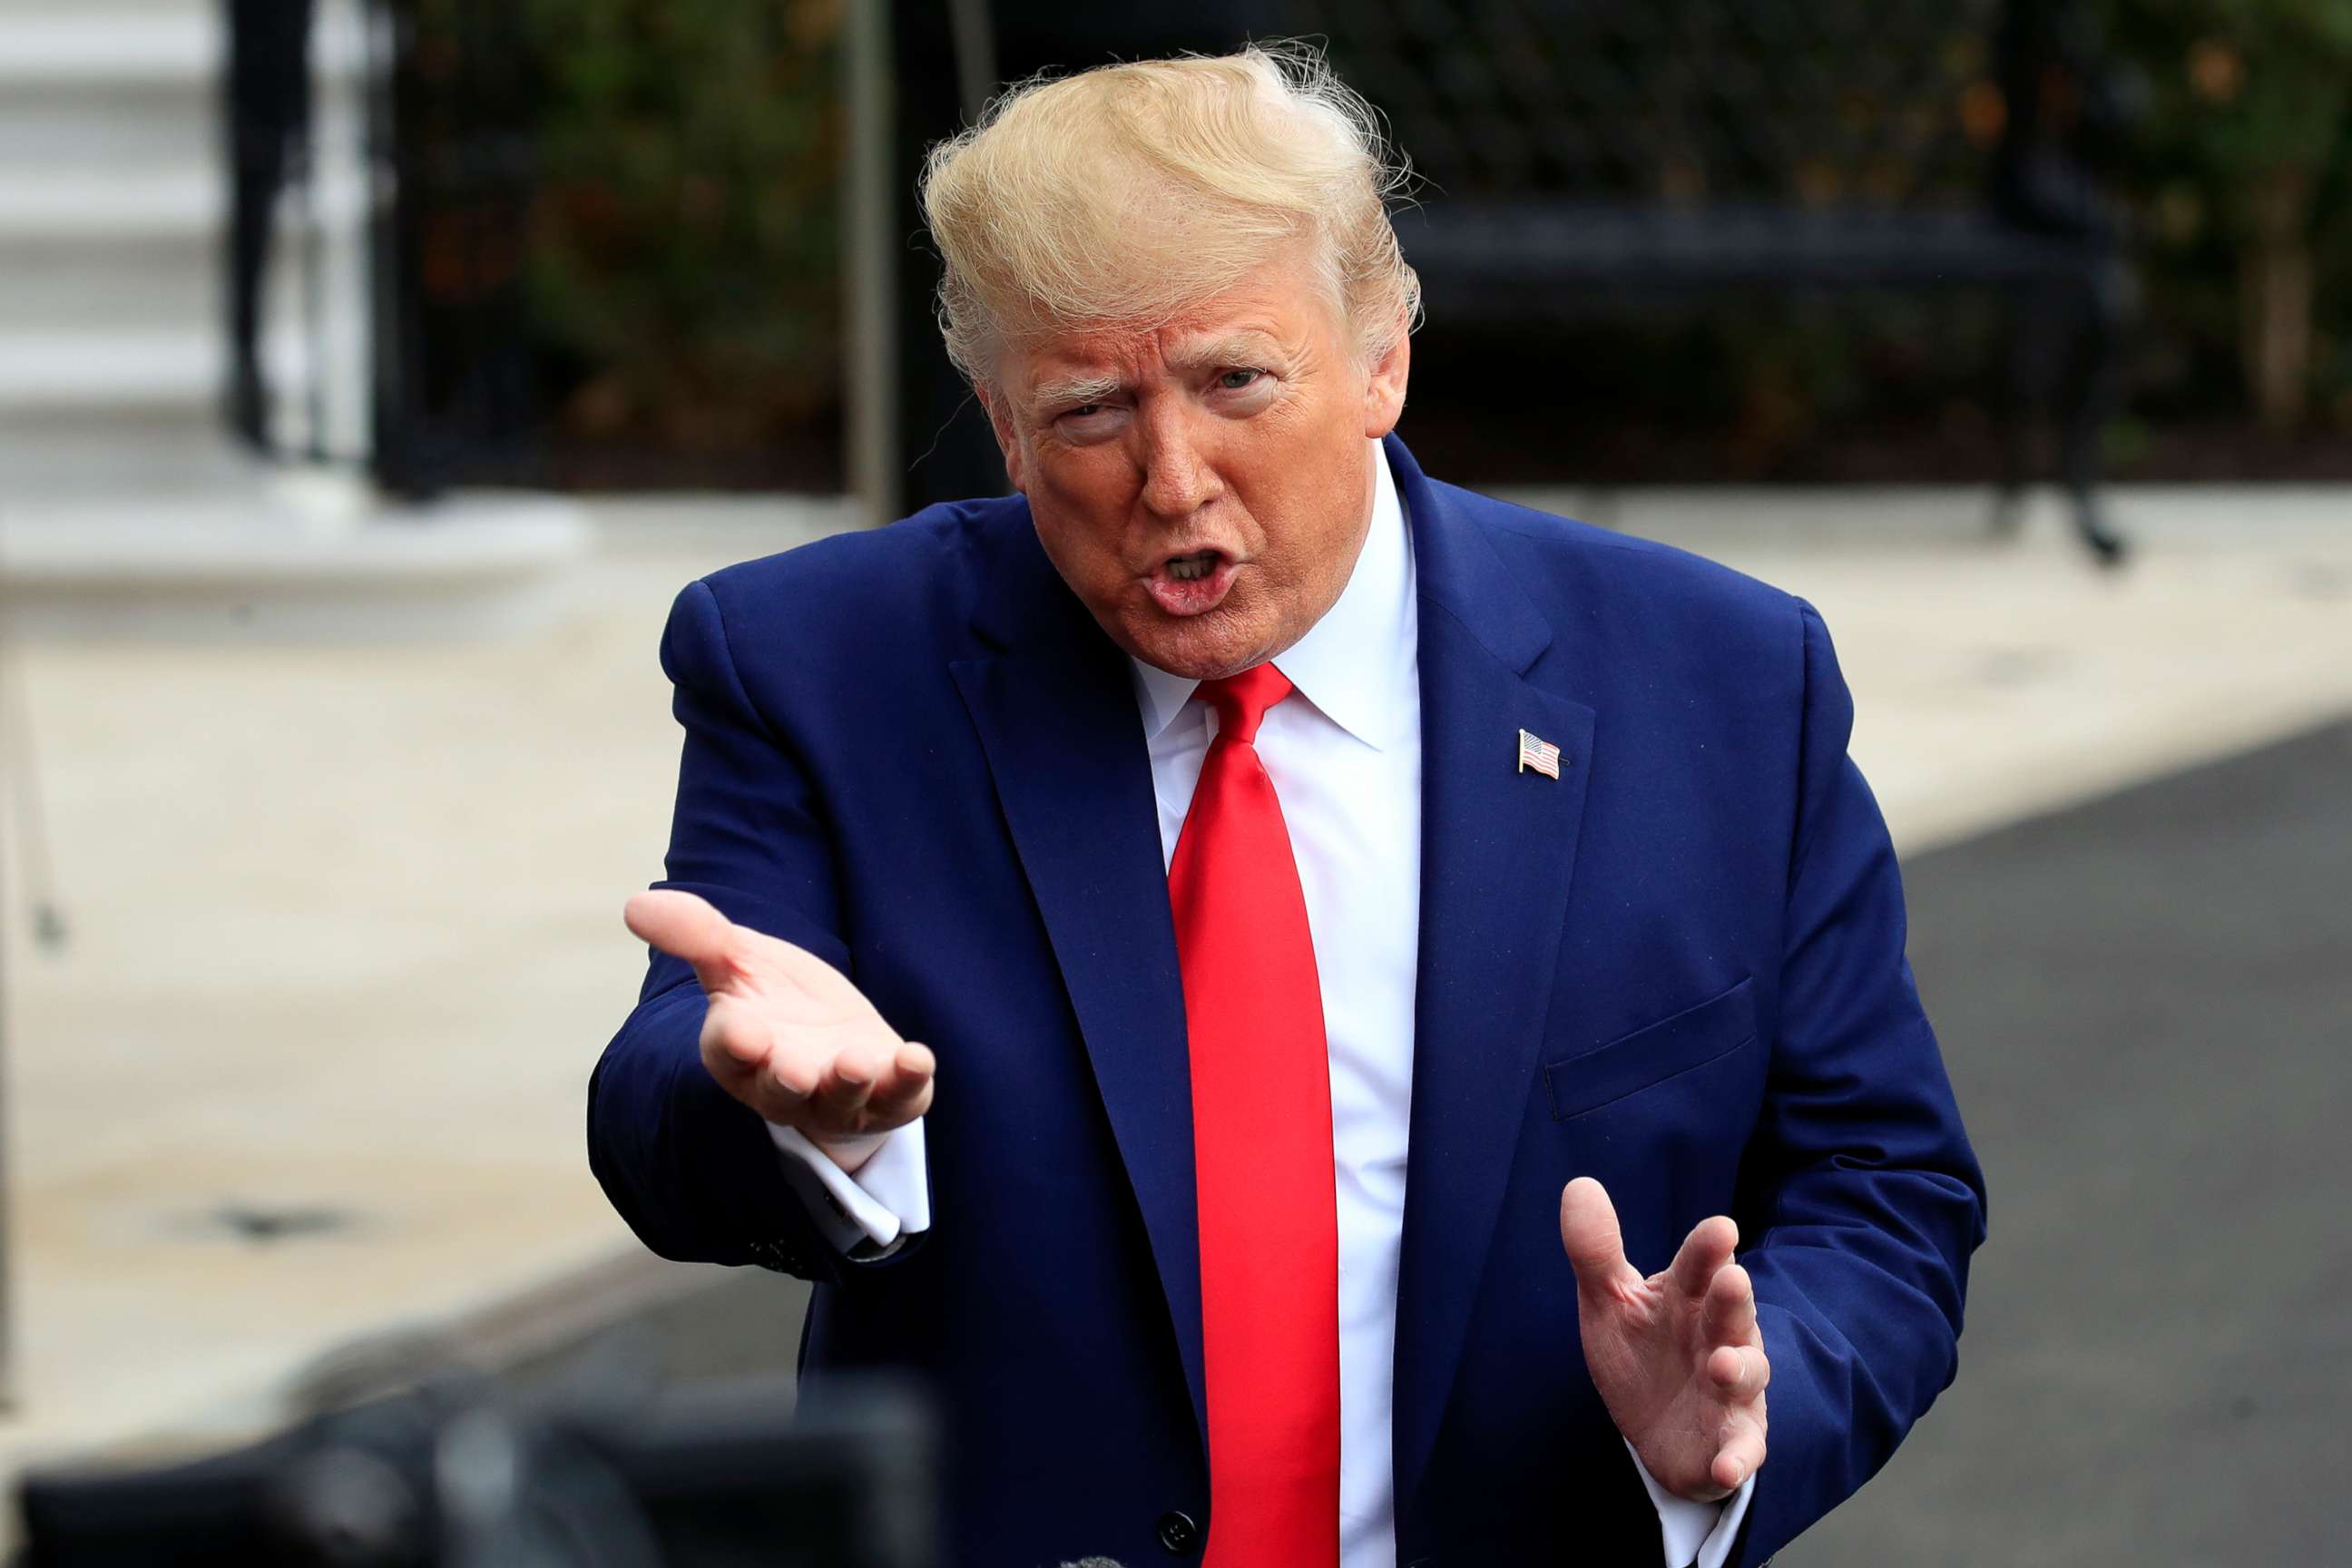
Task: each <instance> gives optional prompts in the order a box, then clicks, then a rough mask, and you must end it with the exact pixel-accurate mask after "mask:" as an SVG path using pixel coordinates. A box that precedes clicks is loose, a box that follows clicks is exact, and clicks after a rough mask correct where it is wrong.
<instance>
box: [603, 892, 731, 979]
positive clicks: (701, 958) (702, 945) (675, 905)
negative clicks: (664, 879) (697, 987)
mask: <svg viewBox="0 0 2352 1568" xmlns="http://www.w3.org/2000/svg"><path fill="white" fill-rule="evenodd" d="M621 919H622V920H623V921H625V922H627V925H628V928H629V929H630V930H631V931H635V933H636V934H637V936H638V937H639V938H640V939H642V940H643V941H645V942H647V943H649V944H651V945H652V946H654V947H657V948H659V949H660V950H661V951H662V952H667V953H668V954H669V955H670V956H671V957H672V958H681V959H684V960H685V961H686V962H687V963H690V964H692V965H693V966H694V973H695V978H697V979H698V980H700V981H701V982H702V988H703V989H704V990H705V991H709V992H711V993H713V994H716V993H717V992H718V991H719V989H721V987H722V986H723V984H724V983H725V981H726V978H727V974H728V954H729V952H730V950H731V948H732V946H733V943H734V935H735V926H734V922H732V921H730V920H729V919H728V918H727V917H726V916H725V915H722V914H720V913H719V910H718V908H717V907H716V906H715V905H713V904H712V903H711V902H710V900H708V899H704V898H701V897H699V896H698V895H696V894H693V893H685V892H680V891H679V890H678V889H676V888H656V889H652V890H651V891H648V892H643V893H638V894H636V895H635V896H634V897H633V898H631V899H630V900H629V901H628V902H627V903H626V904H625V905H623V906H622V908H621Z"/></svg>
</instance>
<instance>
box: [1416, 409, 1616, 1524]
mask: <svg viewBox="0 0 2352 1568" xmlns="http://www.w3.org/2000/svg"><path fill="white" fill-rule="evenodd" d="M1388 450H1389V457H1390V461H1391V464H1392V465H1393V467H1394V469H1395V472H1396V475H1397V480H1398V485H1399V489H1400V491H1401V493H1402V496H1403V498H1404V500H1405V504H1406V506H1407V507H1408V509H1409V510H1410V511H1411V514H1412V532H1413V546H1414V561H1415V571H1416V574H1417V576H1418V581H1419V588H1420V604H1419V605H1418V609H1419V612H1420V616H1421V621H1420V636H1421V655H1420V658H1421V693H1422V777H1423V784H1422V854H1421V880H1422V895H1421V968H1420V983H1419V992H1418V995H1417V999H1416V1002H1415V1005H1414V1016H1413V1073H1412V1141H1411V1152H1410V1154H1409V1155H1408V1158H1407V1166H1406V1181H1405V1212H1404V1236H1403V1241H1402V1260H1401V1273H1400V1279H1399V1283H1398V1289H1397V1335H1396V1405H1395V1412H1396V1413H1395V1434H1394V1441H1395V1461H1396V1498H1397V1505H1398V1507H1399V1509H1400V1510H1403V1509H1404V1508H1405V1507H1406V1506H1407V1505H1408V1503H1409V1501H1410V1500H1411V1498H1412V1489H1413V1487H1414V1485H1415V1484H1416V1483H1417V1482H1418V1480H1419V1479H1420V1476H1421V1473H1422V1469H1423V1467H1424V1466H1425V1465H1426V1464H1427V1462H1428V1459H1429V1455H1430V1451H1431V1449H1432V1447H1433V1445H1434V1443H1435V1441H1436V1437H1437V1428H1438V1425H1439V1422H1440V1420H1441V1418H1442V1417H1443V1415H1444V1408H1445V1402H1446V1398H1447V1395H1448V1393H1449V1391H1450V1390H1451V1389H1452V1387H1453V1382H1454V1370H1455V1368H1456V1366H1457V1365H1458V1364H1459V1363H1460V1361H1461V1357H1462V1346H1463V1339H1464V1336H1465V1333H1466V1332H1467V1331H1468V1328H1469V1321H1470V1312H1471V1308H1472V1305H1473V1303H1474V1302H1475V1300H1476V1297H1477V1292H1478V1287H1479V1281H1480V1279H1481V1277H1482V1275H1483V1273H1484V1269H1485V1262H1486V1255H1487V1252H1488V1250H1489V1246H1490V1243H1491V1241H1492V1239H1493V1237H1494V1233H1495V1226H1496V1218H1497V1212H1498V1210H1499V1207H1500V1205H1501V1203H1502V1197H1503V1191H1504V1188H1505V1186H1506V1184H1507V1182H1508V1179H1509V1175H1510V1167H1511V1160H1512V1157H1513V1155H1514V1153H1515V1152H1516V1151H1517V1147H1518V1143H1519V1135H1520V1131H1521V1128H1522V1125H1523V1122H1524V1120H1525V1117H1526V1113H1527V1104H1528V1092H1529V1089H1530V1086H1531V1085H1532V1084H1533V1082H1534V1081H1535V1072H1536V1066H1537V1058H1538V1050H1539V1046H1540V1042H1541V1040H1542V1037H1543V1033H1544V1026H1545V1020H1546V1016H1547V1015H1548V1014H1549V1011H1550V1005H1551V993H1552V977H1553V970H1554V967H1555V962H1556V960H1557V957H1558V954H1559V946H1560V940H1561V934H1562V926H1563V922H1564V921H1565V920H1566V917H1567V909H1568V888H1569V879H1570V873H1571V871H1572V870H1573V868H1574V866H1575V862H1576V843H1577V833H1578V827H1579V825H1580V821H1581V819H1582V816H1583V808H1584V794H1585V780H1586V778H1587V776H1588V775H1589V774H1590V773H1591V760H1592V742H1593V729H1594V715H1593V711H1592V710H1591V709H1590V708H1587V707H1585V706H1583V705H1582V704H1580V703H1577V702H1573V701H1570V700H1568V699H1566V698H1564V697H1560V696H1558V695H1556V694H1554V693H1553V692H1551V691H1549V690H1546V689H1543V688H1542V687H1540V686H1538V685H1536V684H1534V683H1533V682H1532V681H1530V680H1529V679H1528V677H1527V671H1528V669H1529V668H1530V667H1532V666H1533V665H1534V664H1535V663H1536V661H1537V660H1538V658H1540V657H1541V656H1542V654H1543V653H1544V651H1545V649H1546V648H1548V647H1549V646H1550V644H1551V640H1552V634H1551V627H1550V625H1549V621H1548V620H1547V619H1546V618H1545V617H1544V616H1542V615H1541V614H1540V613H1539V612H1538V610H1537V608H1536V607H1535V605H1533V604H1532V603H1530V602H1529V600H1528V597H1527V595H1526V594H1525V593H1524V592H1523V591H1521V590H1520V588H1519V587H1518V586H1517V584H1516V583H1514V582H1513V581H1512V578H1511V576H1510V574H1509V572H1508V571H1507V568H1506V567H1505V565H1504V563H1503V562H1502V560H1501V558H1500V557H1499V556H1498V555H1496V552H1495V549H1494V546H1493V545H1492V544H1491V543H1490V542H1488V539H1487V536H1486V524H1485V523H1484V522H1483V521H1481V520H1479V519H1478V518H1476V517H1475V516H1473V515H1471V514H1470V513H1469V512H1468V511H1466V510H1465V509H1463V508H1462V507H1461V506H1460V505H1459V504H1457V503H1455V502H1454V501H1452V500H1449V499H1447V498H1446V497H1444V496H1443V495H1442V494H1441V493H1440V492H1438V491H1437V490H1435V489H1433V487H1432V486H1431V485H1430V484H1429V483H1428V482H1427V480H1425V479H1423V477H1422V475H1421V472H1420V469H1419V468H1417V467H1415V466H1414V465H1413V462H1412V458H1411V457H1410V456H1409V455H1408V454H1406V452H1405V451H1404V448H1403V447H1402V444H1401V443H1399V442H1397V441H1396V439H1395V438H1394V437H1391V438H1390V441H1389V444H1388ZM1523 729H1524V730H1527V731H1531V732H1532V733H1534V734H1535V735H1537V736H1538V737H1540V738H1541V739H1543V740H1546V741H1549V742H1552V743H1553V744H1555V745H1557V746H1559V749H1560V770H1559V779H1558V780H1557V781H1555V780H1552V779H1549V778H1547V777H1545V776H1543V775H1542V774H1541V773H1536V772H1533V771H1528V772H1520V771H1518V769H1517V755H1518V752H1517V744H1518V731H1520V730H1523Z"/></svg>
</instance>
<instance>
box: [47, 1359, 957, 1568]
mask: <svg viewBox="0 0 2352 1568" xmlns="http://www.w3.org/2000/svg"><path fill="white" fill-rule="evenodd" d="M783 1411H793V1401H792V1393H791V1390H790V1389H789V1388H787V1387H782V1386H780V1385H779V1384H775V1383H773V1382H772V1381H768V1380H761V1381H760V1382H758V1383H755V1384H745V1383H730V1384H688V1385H682V1386H680V1387H677V1388H674V1389H672V1390H669V1391H667V1393H665V1394H660V1395H657V1396H654V1397H652V1398H650V1399H644V1400H625V1401H612V1400H606V1401H603V1402H586V1401H582V1400H579V1399H572V1400H570V1401H568V1402H565V1403H562V1404H559V1405H548V1406H544V1407H540V1408H532V1407H528V1406H524V1405H518V1404H516V1403H514V1402H511V1401H509V1400H508V1399H507V1398H505V1397H504V1396H503V1395H502V1394H500V1393H499V1391H498V1390H497V1388H496V1387H495V1385H493V1384H488V1383H487V1382H485V1381H483V1380H479V1379H473V1378H442V1379H437V1380H436V1381H435V1382H433V1383H430V1384H425V1385H424V1386H422V1387H420V1388H418V1389H415V1390H414V1391H413V1392H409V1393H405V1394H397V1395H394V1396H392V1397H388V1398H382V1399H376V1400H373V1401H370V1402H369V1403H366V1404H363V1405H356V1406H353V1407H352V1408H351V1409H348V1410H342V1411H338V1412H335V1413H332V1414H330V1415H321V1416H318V1417H316V1418H314V1419H312V1420H310V1421H307V1422H305V1423H303V1424H302V1425H300V1426H296V1427H294V1428H292V1429H290V1430H289V1431H287V1432H285V1433H282V1434H280V1435H279V1436H275V1437H272V1438H269V1439H268V1440H266V1441H264V1442H261V1443H258V1444H257V1445H255V1446H253V1447H247V1448H242V1449H239V1450H236V1452H233V1453H229V1454H225V1455H221V1456H217V1457H215V1458H205V1459H199V1460H196V1461H194V1462H193V1463H188V1464H183V1465H177V1466H173V1467H171V1468H161V1469H146V1470H140V1471H135V1472H113V1473H109V1472H105V1471H96V1470H77V1471H52V1472H48V1473H45V1474H35V1475H30V1476H27V1477H26V1479H25V1480H24V1481H23V1482H22V1483H21V1485H20V1488H19V1501H20V1504H21V1507H22V1510H23V1515H24V1524H25V1545H24V1549H23V1552H22V1553H21V1554H20V1556H19V1557H18V1559H17V1563H18V1565H19V1568H739V1565H740V1568H751V1565H752V1564H758V1565H760V1568H932V1565H933V1564H934V1563H935V1562H936V1556H935V1550H936V1544H937V1539H938V1536H937V1518H936V1511H935V1510H936V1489H935V1483H934V1481H933V1463H934V1447H935V1439H934V1434H933V1427H932V1424H931V1422H930V1421H929V1418H928V1415H927V1412H926V1410H925V1407H924V1406H923V1405H922V1404H921V1403H920V1401H919V1400H918V1399H916V1398H915V1397H914V1396H913V1395H912V1394H909V1393H908V1392H906V1391H904V1390H899V1389H892V1388H888V1387H864V1388H848V1387H844V1388H841V1389H837V1390H827V1391H824V1393H823V1394H812V1395H810V1396H808V1397H803V1399H802V1401H801V1403H800V1405H799V1408H798V1409H797V1410H796V1411H793V1414H791V1415H781V1414H779V1412H783Z"/></svg>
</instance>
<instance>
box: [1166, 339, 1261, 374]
mask: <svg viewBox="0 0 2352 1568" xmlns="http://www.w3.org/2000/svg"><path fill="white" fill-rule="evenodd" d="M1287 358H1288V356H1287V355H1286V354H1285V353H1283V352H1282V350H1281V348H1280V347H1279V346H1278V345H1277V344H1276V342H1275V341H1274V340H1273V339H1272V338H1270V337H1268V336H1267V335H1266V334H1265V333H1264V332H1231V333H1228V334H1227V335H1225V336H1224V337H1222V338H1211V339H1209V340H1207V341H1206V342H1198V343H1188V344H1186V345H1185V346H1183V347H1181V348H1179V349H1176V350H1175V351H1173V352H1172V353H1170V354H1169V355H1168V363H1169V365H1170V367H1171V368H1172V369H1176V370H1218V369H1222V368H1223V367H1225V366H1227V365H1255V364H1280V363H1284V362H1285V361H1286V359H1287Z"/></svg>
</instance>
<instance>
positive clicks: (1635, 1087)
mask: <svg viewBox="0 0 2352 1568" xmlns="http://www.w3.org/2000/svg"><path fill="white" fill-rule="evenodd" d="M1755 1038H1756V1003H1755V999H1754V997H1753V996H1752V995H1751V994H1750V992H1749V983H1748V981H1746V980H1742V981H1741V982H1740V983H1739V984H1737V985H1735V986H1733V987H1732V988H1731V989H1730V990H1728V991H1726V992H1724V993H1722V994H1719V995H1717V996H1714V997H1711V998H1709V999H1708V1000H1706V1001H1705V1002H1702V1003H1700V1004H1699V1005H1697V1006H1696V1007H1686V1008H1685V1009H1684V1010H1683V1011H1681V1012H1679V1013H1676V1014H1675V1016H1673V1017H1671V1018H1662V1019H1660V1020H1659V1021H1658V1022H1656V1023H1654V1024H1652V1025H1650V1026H1647V1027H1645V1028H1640V1029H1636V1030H1634V1031H1633V1033H1632V1034H1630V1035H1622V1036H1620V1037H1617V1038H1616V1039H1613V1040H1612V1041H1610V1042H1609V1043H1608V1044H1607V1045H1605V1046H1596V1047H1593V1048H1592V1049H1591V1050H1589V1051H1586V1052H1584V1053H1583V1054H1582V1055H1580V1056H1572V1057H1562V1058H1560V1059H1559V1060H1558V1061H1552V1062H1546V1063H1545V1064H1544V1069H1543V1070H1544V1084H1545V1087H1546V1088H1547V1089H1549V1091H1550V1094H1551V1116H1552V1120H1553V1121H1567V1120H1568V1119H1569V1118H1570V1117H1571V1116H1581V1115H1583V1114H1584V1113H1585V1112H1587V1111H1590V1110H1600V1109H1601V1107H1602V1106H1604V1105H1609V1104H1612V1103H1614V1102H1615V1101H1617V1100H1622V1099H1624V1098H1625V1097H1626V1096H1627V1095H1629V1094H1638V1093H1640V1092H1641V1091H1642V1090H1643V1089H1649V1088H1651V1087H1653V1086H1654V1085H1656V1084H1660V1083H1664V1081H1665V1080H1666V1079H1670V1078H1673V1077H1675V1076H1676V1075H1677V1074H1680V1073H1686V1072H1688V1071H1690V1070H1691V1069H1692V1068H1701V1067H1705V1066H1706V1064H1707V1063H1709V1062H1711V1061H1714V1060H1715V1059H1716V1058H1718V1057H1727V1056H1729V1055H1730V1054H1731V1053H1732V1052H1734V1051H1736V1050H1738V1049H1739V1048H1740V1047H1742V1046H1745V1045H1747V1044H1748V1043H1749V1042H1750V1041H1752V1040H1754V1039H1755Z"/></svg>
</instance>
